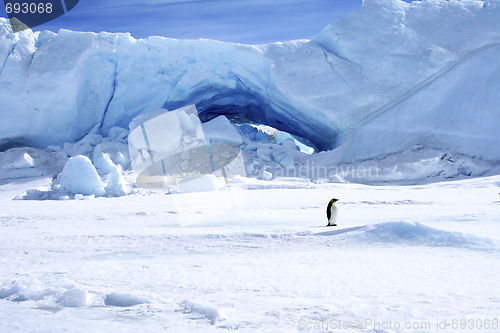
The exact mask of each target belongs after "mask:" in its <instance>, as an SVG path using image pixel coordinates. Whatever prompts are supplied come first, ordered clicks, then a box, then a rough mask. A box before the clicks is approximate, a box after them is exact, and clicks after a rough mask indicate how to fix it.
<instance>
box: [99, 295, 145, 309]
mask: <svg viewBox="0 0 500 333" xmlns="http://www.w3.org/2000/svg"><path fill="white" fill-rule="evenodd" d="M150 302H151V301H150V300H149V299H147V298H145V297H141V296H137V295H134V294H130V293H123V292H114V293H111V294H109V295H106V298H105V299H104V304H106V305H108V306H120V307H129V306H134V305H139V304H144V303H150Z"/></svg>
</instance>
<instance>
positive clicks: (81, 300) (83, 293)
mask: <svg viewBox="0 0 500 333" xmlns="http://www.w3.org/2000/svg"><path fill="white" fill-rule="evenodd" d="M89 300H90V295H89V293H88V292H87V290H85V289H83V288H78V287H77V288H72V289H69V290H66V291H65V292H63V293H62V294H61V295H60V296H59V297H58V298H57V303H59V304H61V305H62V306H66V307H81V306H86V305H88V302H89Z"/></svg>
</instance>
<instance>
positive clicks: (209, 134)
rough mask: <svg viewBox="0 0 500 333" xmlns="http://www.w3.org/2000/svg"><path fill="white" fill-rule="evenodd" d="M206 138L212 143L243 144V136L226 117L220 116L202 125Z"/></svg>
mask: <svg viewBox="0 0 500 333" xmlns="http://www.w3.org/2000/svg"><path fill="white" fill-rule="evenodd" d="M202 127H203V132H204V133H205V138H207V139H209V140H211V141H222V142H232V143H236V144H237V145H241V144H242V140H241V135H240V134H239V133H238V131H237V130H236V129H235V128H234V126H233V125H232V124H231V123H230V122H229V120H228V119H227V118H226V117H225V116H218V117H217V118H215V119H212V120H210V121H208V122H206V123H203V124H202Z"/></svg>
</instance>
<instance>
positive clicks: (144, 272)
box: [0, 176, 500, 333]
mask: <svg viewBox="0 0 500 333" xmlns="http://www.w3.org/2000/svg"><path fill="white" fill-rule="evenodd" d="M245 181H246V182H248V186H249V187H251V188H253V190H248V191H246V192H247V197H246V199H245V201H244V202H242V203H241V204H239V205H238V206H237V207H236V208H235V209H232V210H228V211H226V212H225V213H224V214H222V215H219V216H216V217H214V218H212V219H209V220H205V221H204V222H201V223H196V224H192V225H190V226H189V227H184V228H182V227H180V225H179V219H180V217H179V213H178V210H177V209H176V208H177V207H176V205H175V202H174V201H173V199H174V196H175V195H164V193H161V192H148V191H145V192H142V193H137V194H136V195H129V196H127V197H122V198H112V199H110V198H102V197H101V198H95V199H94V200H70V201H56V200H52V201H12V200H11V198H12V197H14V196H15V195H17V194H18V193H20V192H22V191H25V190H26V189H29V188H33V187H36V186H43V185H44V184H50V182H51V179H47V178H32V179H31V180H30V181H29V182H28V181H27V180H24V181H18V182H8V183H3V184H2V185H0V252H1V254H2V255H1V256H0V265H1V267H2V269H1V270H0V331H1V332H17V331H19V332H47V331H50V332H75V333H76V332H110V331H113V332H118V331H119V332H138V331H144V332H172V333H175V332H179V333H181V332H182V333H184V332H200V333H201V332H221V331H233V330H236V331H238V332H303V328H304V326H305V325H307V327H310V328H311V329H308V330H307V331H311V332H443V331H456V330H454V329H453V326H452V325H453V323H454V321H455V323H460V320H467V323H468V324H470V322H469V320H473V323H474V325H480V324H482V325H483V328H482V329H473V330H471V331H477V332H482V331H485V332H496V331H497V330H496V329H492V327H493V326H492V325H494V323H498V320H499V319H500V318H499V316H498V309H499V298H498V290H499V288H500V282H499V279H498V276H499V275H500V256H499V251H500V196H499V195H498V192H499V185H500V178H499V177H498V176H495V177H488V178H482V179H474V180H462V181H453V182H448V183H446V182H441V183H435V184H428V185H418V186H399V187H392V186H380V187H379V186H366V185H357V184H315V183H311V182H304V181H303V180H301V179H286V180H282V181H280V180H273V181H271V182H268V181H262V180H257V179H247V180H245ZM214 193H215V192H214ZM183 195H184V196H188V197H189V196H190V197H191V200H186V201H185V202H184V204H185V205H187V206H186V210H185V212H184V213H183V214H187V215H188V216H193V217H196V215H199V214H197V210H198V209H200V208H199V206H200V201H199V200H197V195H198V193H186V194H183ZM332 197H336V198H339V199H340V201H339V203H338V204H339V210H340V213H339V220H338V224H339V226H338V227H325V225H326V212H325V209H326V204H327V203H328V201H329V200H330V199H331V198H332ZM189 214H191V215H189ZM445 321H446V324H443V323H444V322H445ZM344 322H346V323H350V324H348V325H349V326H352V327H351V328H345V327H343V326H342V323H344ZM376 322H378V323H379V324H378V325H379V326H375V323H376ZM389 322H392V329H390V328H389V326H388V325H389ZM370 323H371V324H370ZM396 323H397V324H398V325H400V326H399V327H400V328H399V329H396V327H397V326H395V325H396ZM485 323H489V325H490V326H489V327H490V329H485V328H484V325H485ZM317 325H319V327H320V328H321V325H323V326H322V327H323V329H314V327H318V326H317ZM325 325H328V326H325ZM382 325H383V326H382ZM405 325H410V327H411V329H405V328H404V327H405ZM413 325H417V326H418V327H417V326H413ZM419 325H423V326H419ZM442 325H445V326H442ZM382 327H383V328H382ZM476 327H477V326H476ZM443 328H446V329H443Z"/></svg>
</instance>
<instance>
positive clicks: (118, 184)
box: [106, 167, 128, 197]
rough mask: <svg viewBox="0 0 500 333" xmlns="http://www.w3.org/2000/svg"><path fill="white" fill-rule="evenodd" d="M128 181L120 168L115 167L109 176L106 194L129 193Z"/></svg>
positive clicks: (117, 195) (120, 194) (122, 194)
mask: <svg viewBox="0 0 500 333" xmlns="http://www.w3.org/2000/svg"><path fill="white" fill-rule="evenodd" d="M127 193H128V191H127V183H126V182H125V178H123V175H122V173H121V172H120V168H118V167H115V168H114V169H113V171H111V173H110V174H109V176H108V181H107V182H106V194H107V195H110V196H116V197H119V196H124V195H127Z"/></svg>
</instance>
